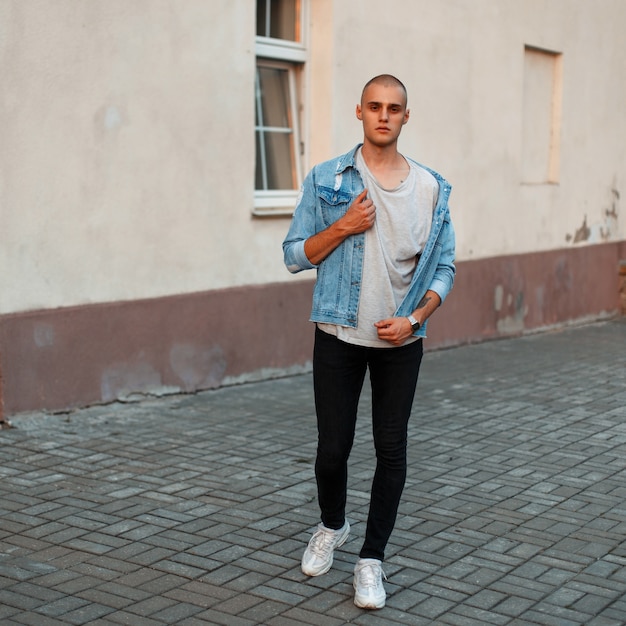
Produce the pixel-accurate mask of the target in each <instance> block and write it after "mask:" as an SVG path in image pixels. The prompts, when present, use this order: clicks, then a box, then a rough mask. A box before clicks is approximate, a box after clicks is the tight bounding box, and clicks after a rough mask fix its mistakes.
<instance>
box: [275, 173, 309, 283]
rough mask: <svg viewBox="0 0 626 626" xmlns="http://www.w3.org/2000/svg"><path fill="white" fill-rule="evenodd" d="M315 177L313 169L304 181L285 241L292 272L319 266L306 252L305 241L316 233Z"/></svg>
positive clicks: (286, 258)
mask: <svg viewBox="0 0 626 626" xmlns="http://www.w3.org/2000/svg"><path fill="white" fill-rule="evenodd" d="M314 179H315V174H314V170H312V171H311V172H309V174H308V175H307V177H306V178H305V180H304V182H303V183H302V188H301V189H300V194H299V195H298V200H297V202H296V208H295V211H294V214H293V218H292V220H291V225H290V227H289V231H288V232H287V236H286V237H285V240H284V241H283V257H284V261H285V265H286V266H287V269H288V270H289V271H290V272H291V273H292V274H295V273H297V272H301V271H302V270H309V269H314V268H316V267H317V266H316V265H313V264H312V263H311V262H310V261H309V259H308V258H307V256H306V254H305V253H304V242H305V241H306V240H307V239H308V238H309V237H311V236H312V235H314V234H315V233H316V197H315V183H314Z"/></svg>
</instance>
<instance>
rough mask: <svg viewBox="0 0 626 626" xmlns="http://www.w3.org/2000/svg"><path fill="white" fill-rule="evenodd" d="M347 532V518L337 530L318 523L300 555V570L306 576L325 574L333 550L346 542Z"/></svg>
mask: <svg viewBox="0 0 626 626" xmlns="http://www.w3.org/2000/svg"><path fill="white" fill-rule="evenodd" d="M349 534H350V524H348V521H347V520H346V522H345V523H344V525H343V526H342V527H341V528H340V529H339V530H332V529H331V528H326V526H324V524H319V525H318V527H317V530H316V531H315V532H314V533H313V536H312V537H311V539H310V540H309V545H308V546H307V547H306V550H305V551H304V554H303V555H302V572H303V573H304V574H306V575H307V576H320V575H321V574H325V573H326V572H327V571H328V570H329V569H330V567H331V565H332V564H333V551H334V550H335V548H338V547H339V546H342V545H343V544H344V543H345V542H346V539H347V538H348V535H349Z"/></svg>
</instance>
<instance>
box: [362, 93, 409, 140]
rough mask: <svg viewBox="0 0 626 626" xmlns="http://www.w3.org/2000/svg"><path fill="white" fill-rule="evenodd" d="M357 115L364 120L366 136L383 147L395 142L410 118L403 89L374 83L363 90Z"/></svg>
mask: <svg viewBox="0 0 626 626" xmlns="http://www.w3.org/2000/svg"><path fill="white" fill-rule="evenodd" d="M356 116H357V118H358V119H360V120H362V122H363V132H364V134H365V137H366V138H367V139H368V140H369V141H370V142H371V143H372V144H374V145H375V146H379V147H381V148H382V147H385V146H388V145H391V144H393V143H394V142H395V141H396V140H397V139H398V136H399V135H400V131H401V130H402V126H404V124H406V123H407V121H408V119H409V110H408V109H407V108H406V96H405V94H404V91H403V89H402V88H401V87H398V86H397V85H389V86H386V85H382V84H377V83H373V84H372V85H370V86H369V87H367V89H366V90H365V91H364V92H363V97H362V99H361V104H357V105H356Z"/></svg>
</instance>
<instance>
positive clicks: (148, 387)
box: [100, 361, 162, 402]
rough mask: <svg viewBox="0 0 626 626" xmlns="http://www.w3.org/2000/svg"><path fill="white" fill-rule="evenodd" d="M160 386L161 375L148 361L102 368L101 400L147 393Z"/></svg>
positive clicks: (118, 398) (122, 398) (111, 400)
mask: <svg viewBox="0 0 626 626" xmlns="http://www.w3.org/2000/svg"><path fill="white" fill-rule="evenodd" d="M161 386H162V381H161V375H160V374H159V372H157V370H156V369H155V368H154V367H152V365H150V364H149V363H146V362H145V361H144V362H139V363H122V364H120V365H116V366H112V367H109V368H107V369H106V370H104V372H103V373H102V377H101V380H100V393H101V397H102V401H103V402H113V401H114V400H124V399H127V398H129V397H130V396H133V395H135V394H149V393H153V392H154V391H155V390H158V389H159V388H160V387H161Z"/></svg>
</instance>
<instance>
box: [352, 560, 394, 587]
mask: <svg viewBox="0 0 626 626" xmlns="http://www.w3.org/2000/svg"><path fill="white" fill-rule="evenodd" d="M356 576H357V579H358V586H359V587H378V585H379V584H380V578H381V576H382V577H383V578H384V579H385V580H387V576H386V574H385V572H384V571H383V568H382V567H381V566H380V565H376V564H375V563H366V564H365V565H361V566H360V567H359V568H358V569H357V571H356Z"/></svg>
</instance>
